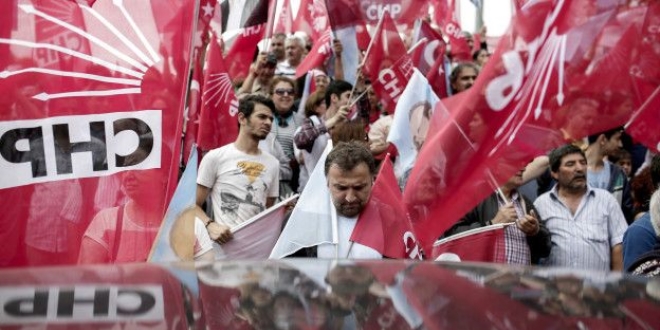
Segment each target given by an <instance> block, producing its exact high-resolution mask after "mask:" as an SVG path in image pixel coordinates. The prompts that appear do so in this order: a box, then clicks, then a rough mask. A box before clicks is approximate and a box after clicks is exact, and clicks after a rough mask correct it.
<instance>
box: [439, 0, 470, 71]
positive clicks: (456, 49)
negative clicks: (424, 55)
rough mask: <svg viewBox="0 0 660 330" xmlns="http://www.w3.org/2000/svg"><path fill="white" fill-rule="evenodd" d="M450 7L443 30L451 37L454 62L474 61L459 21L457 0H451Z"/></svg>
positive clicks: (450, 42)
mask: <svg viewBox="0 0 660 330" xmlns="http://www.w3.org/2000/svg"><path fill="white" fill-rule="evenodd" d="M441 1H442V0H441ZM449 1H450V3H449V8H448V10H447V12H446V13H445V15H446V17H445V19H444V20H443V22H444V24H442V25H441V26H442V30H443V31H444V33H445V35H446V36H447V38H448V39H449V44H450V45H451V57H452V60H453V61H454V62H470V61H472V49H470V45H469V44H468V42H467V39H466V38H465V35H464V34H463V30H462V29H461V24H460V23H459V18H458V14H457V11H456V0H449Z"/></svg>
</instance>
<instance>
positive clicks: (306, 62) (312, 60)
mask: <svg viewBox="0 0 660 330" xmlns="http://www.w3.org/2000/svg"><path fill="white" fill-rule="evenodd" d="M330 55H332V31H331V30H330V29H328V30H327V31H326V32H325V33H324V34H323V35H321V36H320V37H319V38H318V39H317V40H315V41H314V46H313V47H312V49H311V50H310V51H309V53H307V55H305V57H304V58H303V60H302V62H301V63H300V65H298V67H297V68H296V78H300V77H302V76H303V75H304V74H305V73H307V72H308V71H311V70H313V69H318V68H321V67H323V63H324V62H325V61H326V60H327V59H328V58H330Z"/></svg>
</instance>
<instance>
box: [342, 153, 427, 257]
mask: <svg viewBox="0 0 660 330" xmlns="http://www.w3.org/2000/svg"><path fill="white" fill-rule="evenodd" d="M350 240H351V241H353V242H356V243H359V244H362V245H366V246H368V247H370V248H372V249H374V250H376V251H378V252H379V253H380V254H382V255H383V256H385V257H388V258H393V259H422V256H421V254H420V251H419V247H418V246H417V241H416V240H415V236H414V235H413V233H412V226H411V225H410V222H409V220H408V218H407V217H406V211H405V208H404V207H403V204H402V203H401V190H400V189H399V184H398V183H397V180H396V177H395V176H394V169H393V168H392V161H391V160H390V157H385V159H384V160H383V162H382V164H381V167H380V171H379V172H378V176H377V177H376V182H375V183H374V186H373V189H372V191H371V197H370V198H369V202H368V204H367V206H366V207H365V209H364V210H363V211H362V213H360V216H359V218H358V221H357V224H356V225H355V228H354V229H353V233H352V234H351V239H350Z"/></svg>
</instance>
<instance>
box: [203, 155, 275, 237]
mask: <svg viewBox="0 0 660 330" xmlns="http://www.w3.org/2000/svg"><path fill="white" fill-rule="evenodd" d="M279 166H280V164H279V161H278V160H277V159H276V158H275V157H273V156H272V155H270V154H268V153H266V152H261V154H259V155H248V154H246V153H244V152H242V151H240V150H238V149H236V147H235V146H234V144H233V143H231V144H228V145H225V146H223V147H221V148H218V149H214V150H211V151H209V153H208V154H206V155H205V156H204V158H203V159H202V162H201V164H200V165H199V173H198V175H197V184H200V185H202V186H204V187H208V188H210V189H211V201H212V203H213V215H214V218H215V221H218V222H221V223H224V224H225V225H227V226H229V227H231V228H233V227H235V226H237V225H239V224H241V223H242V222H243V221H245V220H248V219H250V218H251V217H252V216H254V215H256V214H258V213H259V212H261V211H263V210H265V209H266V199H267V198H268V197H275V198H277V197H278V196H279V190H280V184H279V180H280V177H279Z"/></svg>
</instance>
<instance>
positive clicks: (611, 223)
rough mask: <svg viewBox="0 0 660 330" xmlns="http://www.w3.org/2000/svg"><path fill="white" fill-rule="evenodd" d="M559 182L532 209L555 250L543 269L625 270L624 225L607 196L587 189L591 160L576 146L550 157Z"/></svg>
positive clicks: (614, 203) (617, 206)
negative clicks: (539, 219) (554, 267)
mask: <svg viewBox="0 0 660 330" xmlns="http://www.w3.org/2000/svg"><path fill="white" fill-rule="evenodd" d="M549 160H550V173H551V175H552V177H553V178H554V179H555V180H556V181H557V184H556V185H555V186H554V187H553V188H552V190H551V191H549V192H547V193H545V194H543V195H541V196H540V197H539V198H538V199H537V200H536V202H535V203H534V206H535V207H536V209H537V210H538V211H539V216H540V218H541V219H543V222H544V223H545V225H546V227H547V228H548V230H550V234H551V240H552V249H551V251H550V256H549V257H548V259H547V260H543V261H542V262H541V263H542V264H547V265H551V266H563V267H571V268H583V269H594V270H604V271H607V270H610V269H611V270H621V269H622V266H623V256H622V251H623V248H622V245H621V242H622V241H623V234H624V233H625V231H626V227H627V225H626V219H625V218H624V216H623V212H621V208H620V207H619V204H618V203H617V201H616V199H615V198H614V197H613V196H612V194H610V193H609V192H608V191H607V190H603V189H598V188H593V187H591V186H589V184H588V183H587V158H586V156H585V154H584V152H582V150H581V149H580V148H578V147H576V146H574V145H565V146H562V147H559V148H557V149H555V150H553V151H551V152H550V155H549Z"/></svg>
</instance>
